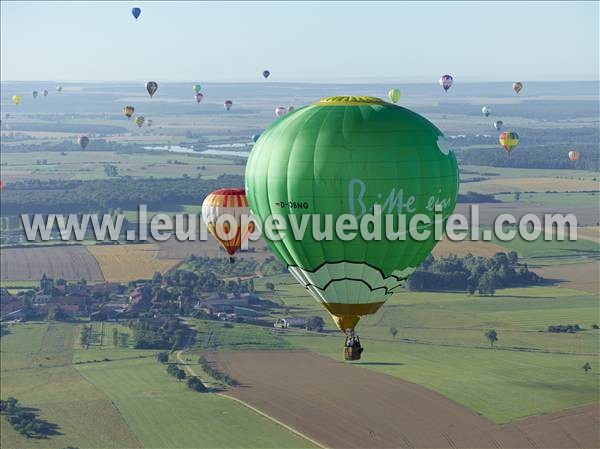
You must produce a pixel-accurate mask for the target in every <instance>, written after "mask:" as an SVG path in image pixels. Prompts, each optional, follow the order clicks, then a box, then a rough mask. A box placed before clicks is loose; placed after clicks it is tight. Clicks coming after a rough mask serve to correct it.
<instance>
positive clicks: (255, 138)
mask: <svg viewBox="0 0 600 449" xmlns="http://www.w3.org/2000/svg"><path fill="white" fill-rule="evenodd" d="M259 138H260V134H254V135H253V136H252V141H253V142H256V141H258V139H259Z"/></svg>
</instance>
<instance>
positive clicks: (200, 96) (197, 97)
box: [194, 92, 204, 103]
mask: <svg viewBox="0 0 600 449" xmlns="http://www.w3.org/2000/svg"><path fill="white" fill-rule="evenodd" d="M194 98H196V103H200V102H201V101H202V99H203V98H204V95H203V94H202V92H197V93H196V95H194Z"/></svg>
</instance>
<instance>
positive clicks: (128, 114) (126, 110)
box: [123, 106, 135, 118]
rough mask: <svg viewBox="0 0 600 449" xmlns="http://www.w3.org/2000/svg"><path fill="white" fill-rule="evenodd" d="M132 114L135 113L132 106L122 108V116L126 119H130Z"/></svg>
mask: <svg viewBox="0 0 600 449" xmlns="http://www.w3.org/2000/svg"><path fill="white" fill-rule="evenodd" d="M134 112H135V108H134V107H133V106H124V107H123V114H124V115H125V116H126V117H127V118H131V116H132V115H133V113H134Z"/></svg>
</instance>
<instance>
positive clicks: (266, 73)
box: [263, 70, 271, 79]
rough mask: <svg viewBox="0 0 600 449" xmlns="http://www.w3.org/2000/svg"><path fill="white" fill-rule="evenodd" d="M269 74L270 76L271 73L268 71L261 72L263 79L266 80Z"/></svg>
mask: <svg viewBox="0 0 600 449" xmlns="http://www.w3.org/2000/svg"><path fill="white" fill-rule="evenodd" d="M270 74H271V72H269V71H268V70H264V71H263V76H264V77H265V79H267V78H268V77H269V75H270Z"/></svg>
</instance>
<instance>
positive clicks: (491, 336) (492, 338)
mask: <svg viewBox="0 0 600 449" xmlns="http://www.w3.org/2000/svg"><path fill="white" fill-rule="evenodd" d="M485 338H487V339H488V341H489V342H490V347H491V348H493V347H494V343H496V342H497V341H498V332H496V331H495V330H494V329H490V330H489V331H487V332H486V333H485Z"/></svg>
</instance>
